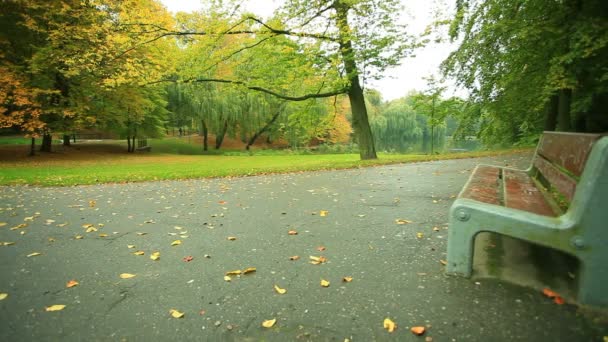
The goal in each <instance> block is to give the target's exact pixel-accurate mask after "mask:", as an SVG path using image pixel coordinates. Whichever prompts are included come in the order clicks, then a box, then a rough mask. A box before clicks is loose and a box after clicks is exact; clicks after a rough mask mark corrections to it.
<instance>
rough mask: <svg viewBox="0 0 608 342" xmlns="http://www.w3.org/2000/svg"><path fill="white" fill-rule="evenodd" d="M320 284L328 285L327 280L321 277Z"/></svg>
mask: <svg viewBox="0 0 608 342" xmlns="http://www.w3.org/2000/svg"><path fill="white" fill-rule="evenodd" d="M321 286H323V287H329V281H327V280H325V279H321Z"/></svg>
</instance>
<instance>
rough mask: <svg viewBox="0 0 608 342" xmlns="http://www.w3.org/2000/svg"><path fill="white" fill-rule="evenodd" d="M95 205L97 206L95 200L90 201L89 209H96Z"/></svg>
mask: <svg viewBox="0 0 608 342" xmlns="http://www.w3.org/2000/svg"><path fill="white" fill-rule="evenodd" d="M95 204H97V201H95V200H90V201H89V207H91V208H95Z"/></svg>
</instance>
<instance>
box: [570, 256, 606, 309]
mask: <svg viewBox="0 0 608 342" xmlns="http://www.w3.org/2000/svg"><path fill="white" fill-rule="evenodd" d="M598 255H599V254H598ZM596 256H597V255H596ZM578 278H579V279H578V296H577V297H578V298H577V299H578V302H579V303H581V304H584V305H592V306H608V295H607V294H606V282H608V271H607V270H606V261H605V260H601V258H599V257H596V258H593V257H592V258H581V265H580V271H579V275H578Z"/></svg>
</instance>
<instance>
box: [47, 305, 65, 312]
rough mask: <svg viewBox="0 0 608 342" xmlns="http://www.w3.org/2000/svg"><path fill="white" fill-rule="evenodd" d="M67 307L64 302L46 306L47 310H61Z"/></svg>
mask: <svg viewBox="0 0 608 342" xmlns="http://www.w3.org/2000/svg"><path fill="white" fill-rule="evenodd" d="M64 308H65V305H63V304H55V305H51V306H47V307H45V308H44V310H45V311H61V310H63V309H64Z"/></svg>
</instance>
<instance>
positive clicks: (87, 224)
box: [82, 223, 94, 229]
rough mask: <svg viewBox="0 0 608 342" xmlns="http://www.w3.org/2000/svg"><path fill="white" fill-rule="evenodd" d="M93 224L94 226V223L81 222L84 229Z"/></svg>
mask: <svg viewBox="0 0 608 342" xmlns="http://www.w3.org/2000/svg"><path fill="white" fill-rule="evenodd" d="M93 226H94V225H93V224H92V223H85V224H83V225H82V228H85V229H86V228H91V227H93Z"/></svg>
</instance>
